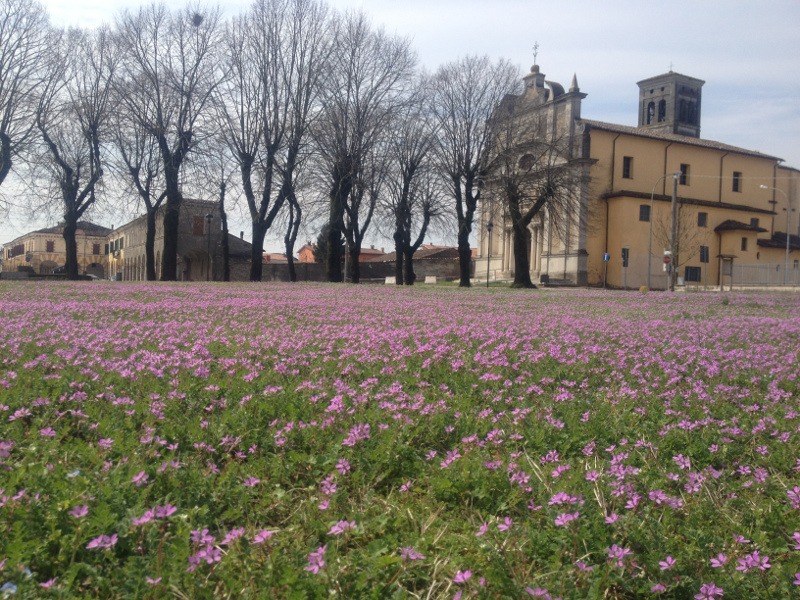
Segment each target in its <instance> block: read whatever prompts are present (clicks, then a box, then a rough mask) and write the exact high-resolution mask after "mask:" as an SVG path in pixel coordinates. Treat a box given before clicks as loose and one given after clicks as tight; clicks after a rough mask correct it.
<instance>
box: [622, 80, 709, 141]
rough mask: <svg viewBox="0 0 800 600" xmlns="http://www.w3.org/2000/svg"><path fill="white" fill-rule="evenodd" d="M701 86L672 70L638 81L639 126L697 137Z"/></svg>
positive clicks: (698, 135)
mask: <svg viewBox="0 0 800 600" xmlns="http://www.w3.org/2000/svg"><path fill="white" fill-rule="evenodd" d="M704 83H705V81H703V80H702V79H695V78H694V77H689V76H687V75H681V74H680V73H675V72H674V71H672V70H670V71H669V73H664V74H663V75H657V76H655V77H650V78H649V79H643V80H642V81H640V82H638V84H637V85H638V86H639V127H640V128H642V129H647V130H649V131H655V132H659V133H675V134H678V135H685V136H689V137H694V138H699V137H700V106H701V97H702V89H703V84H704Z"/></svg>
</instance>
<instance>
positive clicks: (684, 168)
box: [678, 163, 689, 185]
mask: <svg viewBox="0 0 800 600" xmlns="http://www.w3.org/2000/svg"><path fill="white" fill-rule="evenodd" d="M678 183H680V184H681V185H689V165H687V164H684V163H681V176H680V179H678Z"/></svg>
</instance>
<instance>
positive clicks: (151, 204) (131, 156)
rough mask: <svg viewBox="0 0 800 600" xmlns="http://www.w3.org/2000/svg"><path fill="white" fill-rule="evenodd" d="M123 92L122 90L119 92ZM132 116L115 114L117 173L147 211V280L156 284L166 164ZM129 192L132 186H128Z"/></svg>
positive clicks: (115, 167) (119, 112) (149, 136)
mask: <svg viewBox="0 0 800 600" xmlns="http://www.w3.org/2000/svg"><path fill="white" fill-rule="evenodd" d="M118 91H119V90H118ZM129 117H130V114H129V113H127V112H125V111H115V112H114V115H113V122H114V127H113V132H112V136H111V139H112V143H113V145H114V150H115V152H114V157H115V160H114V161H113V163H112V165H113V166H114V170H115V171H117V172H118V173H120V174H121V176H122V177H123V178H124V180H125V181H126V182H127V183H128V185H129V186H130V187H132V188H133V190H134V192H135V193H136V195H137V197H138V198H139V199H140V200H141V201H142V203H143V204H144V207H145V242H144V251H145V277H146V279H147V281H155V280H156V254H155V240H156V215H157V213H158V209H159V208H161V205H162V203H163V201H164V198H166V195H167V191H166V186H165V184H164V177H163V174H164V163H163V161H162V160H161V154H160V152H159V149H158V142H157V140H156V138H155V137H153V136H152V135H150V134H149V133H148V132H146V131H145V130H144V129H142V128H141V127H140V126H139V124H138V123H137V122H136V121H135V120H129ZM125 187H126V188H127V187H128V186H125Z"/></svg>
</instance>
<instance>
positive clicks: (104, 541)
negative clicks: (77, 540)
mask: <svg viewBox="0 0 800 600" xmlns="http://www.w3.org/2000/svg"><path fill="white" fill-rule="evenodd" d="M116 544H117V534H116V533H115V534H113V535H112V536H111V537H109V536H107V535H101V536H98V537H96V538H94V539H93V540H92V541H91V542H89V543H88V544H86V549H87V550H109V549H110V548H112V547H114V546H115V545H116Z"/></svg>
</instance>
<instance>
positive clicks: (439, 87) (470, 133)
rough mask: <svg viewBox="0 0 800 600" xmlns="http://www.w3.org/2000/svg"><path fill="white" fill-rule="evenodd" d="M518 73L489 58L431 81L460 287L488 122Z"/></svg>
mask: <svg viewBox="0 0 800 600" xmlns="http://www.w3.org/2000/svg"><path fill="white" fill-rule="evenodd" d="M519 81H520V78H519V70H518V69H517V68H516V67H514V66H513V65H511V64H510V63H509V62H507V61H504V60H499V61H497V62H495V63H492V62H491V60H490V59H489V57H487V56H467V57H465V58H462V59H460V60H458V61H456V62H452V63H449V64H446V65H443V66H442V67H440V68H439V70H438V71H437V72H436V74H435V75H434V77H433V89H434V92H433V110H434V113H435V115H436V120H437V124H438V127H439V129H438V131H439V136H438V143H437V147H436V158H437V163H438V165H437V168H438V169H439V171H440V172H441V174H442V176H443V177H444V178H445V180H446V182H447V187H448V188H449V193H450V194H452V198H453V200H454V201H455V211H456V216H457V218H458V254H459V271H460V281H459V285H460V286H461V287H469V286H470V264H471V260H472V251H471V249H470V235H471V233H472V224H473V220H474V217H475V209H476V207H477V205H478V201H479V199H480V195H481V185H482V183H483V178H484V176H485V172H486V150H487V148H488V145H489V143H490V131H489V128H488V121H489V118H490V116H491V115H492V113H493V111H494V110H495V108H496V107H497V106H498V105H499V104H500V101H501V100H502V98H503V97H504V96H505V95H506V94H508V93H511V92H512V91H514V90H515V89H516V88H517V87H518V86H519Z"/></svg>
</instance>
